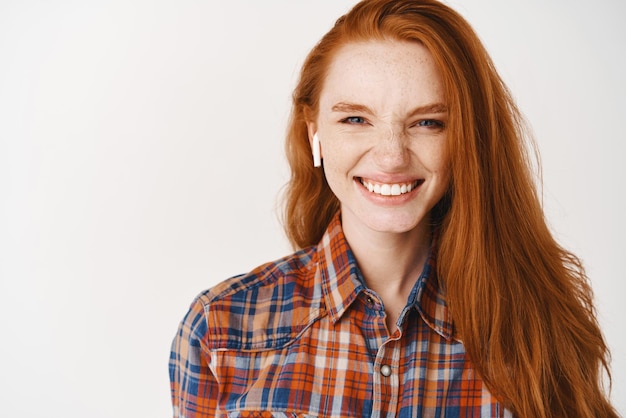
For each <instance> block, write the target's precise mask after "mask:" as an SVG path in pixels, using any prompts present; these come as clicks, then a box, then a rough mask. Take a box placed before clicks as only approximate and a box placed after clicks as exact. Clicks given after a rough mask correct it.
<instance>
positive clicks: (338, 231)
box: [315, 213, 455, 340]
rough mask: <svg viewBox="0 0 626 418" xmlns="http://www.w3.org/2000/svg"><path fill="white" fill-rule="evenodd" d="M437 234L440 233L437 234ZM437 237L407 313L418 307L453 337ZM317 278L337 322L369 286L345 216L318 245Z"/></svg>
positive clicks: (431, 322)
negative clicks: (344, 226)
mask: <svg viewBox="0 0 626 418" xmlns="http://www.w3.org/2000/svg"><path fill="white" fill-rule="evenodd" d="M435 236H436V234H435ZM436 242H437V240H436V238H433V243H432V245H431V250H430V253H429V256H428V260H427V262H426V264H425V266H424V270H423V271H422V274H421V275H420V277H419V278H418V280H417V281H416V283H415V285H414V286H413V289H412V291H411V294H410V296H409V299H408V304H407V306H406V308H405V310H404V312H403V314H402V315H404V313H405V312H406V311H407V310H408V309H410V308H412V307H414V308H415V309H417V311H418V312H419V314H420V315H421V316H422V318H423V319H424V321H425V322H426V324H428V326H430V327H431V328H432V329H433V330H434V331H435V332H437V333H438V334H440V335H441V336H443V337H444V338H446V339H448V340H450V339H451V338H454V333H455V330H454V324H453V323H452V318H451V317H450V313H449V310H448V307H447V305H446V301H445V295H444V294H443V291H442V288H441V286H440V284H439V280H438V278H437V273H436V270H437V269H436V264H435V262H436ZM315 274H316V281H318V282H320V281H321V284H322V292H323V294H324V298H325V302H326V308H327V310H328V313H329V315H330V317H331V320H332V321H333V323H335V322H337V321H338V320H339V319H340V318H341V317H342V316H343V314H344V313H345V311H346V310H347V309H348V308H349V307H350V306H351V305H352V303H353V302H354V301H355V300H356V298H357V297H358V295H359V293H360V292H362V291H364V290H365V289H366V287H365V285H364V282H363V280H361V279H360V272H359V269H358V266H357V263H356V260H355V258H354V255H353V254H352V251H351V250H350V247H349V245H348V242H347V241H346V238H345V236H344V234H343V229H342V227H341V216H340V214H339V213H337V214H336V215H335V216H334V217H333V219H332V220H331V222H330V224H329V225H328V228H327V229H326V232H325V234H324V236H323V237H322V240H321V241H320V243H319V244H318V246H317V272H316V273H315Z"/></svg>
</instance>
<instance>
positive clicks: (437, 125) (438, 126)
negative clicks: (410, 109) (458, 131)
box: [415, 119, 445, 129]
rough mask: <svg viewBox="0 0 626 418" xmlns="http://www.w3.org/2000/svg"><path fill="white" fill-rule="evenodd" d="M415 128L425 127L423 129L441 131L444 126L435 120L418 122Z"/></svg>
mask: <svg viewBox="0 0 626 418" xmlns="http://www.w3.org/2000/svg"><path fill="white" fill-rule="evenodd" d="M415 126H419V127H425V128H433V129H442V128H444V127H445V124H444V123H443V122H442V121H440V120H436V119H424V120H420V121H418V122H417V123H416V124H415Z"/></svg>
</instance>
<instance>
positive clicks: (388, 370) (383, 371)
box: [380, 364, 391, 377]
mask: <svg viewBox="0 0 626 418" xmlns="http://www.w3.org/2000/svg"><path fill="white" fill-rule="evenodd" d="M380 374H382V375H383V376H385V377H389V376H391V367H389V366H388V365H386V364H383V365H382V366H381V367H380Z"/></svg>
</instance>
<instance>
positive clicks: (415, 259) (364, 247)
mask: <svg viewBox="0 0 626 418" xmlns="http://www.w3.org/2000/svg"><path fill="white" fill-rule="evenodd" d="M343 231H344V235H345V237H346V240H347V241H348V243H349V244H350V249H351V250H352V252H353V254H354V256H355V258H356V261H357V263H358V265H359V269H360V270H361V273H362V274H363V277H364V279H365V282H366V284H367V286H368V287H369V288H370V289H372V290H374V291H375V292H376V293H377V294H378V295H379V296H380V297H381V298H382V299H383V303H384V304H385V308H386V311H387V314H388V315H389V316H390V317H391V318H393V317H394V316H396V317H397V314H398V313H399V311H401V310H402V308H404V306H405V304H406V301H407V298H408V296H409V293H410V292H411V289H412V288H413V285H414V284H415V281H416V280H417V278H418V277H419V275H420V273H421V271H422V268H423V266H424V263H425V262H426V258H427V257H428V251H429V248H430V240H431V230H430V225H429V222H428V219H424V220H422V222H421V223H420V224H419V225H418V226H417V227H416V228H414V229H412V230H410V231H407V232H404V233H391V232H379V231H374V230H371V229H367V228H363V227H358V228H356V227H355V226H354V225H351V224H350V223H349V222H344V224H343ZM392 323H393V322H392Z"/></svg>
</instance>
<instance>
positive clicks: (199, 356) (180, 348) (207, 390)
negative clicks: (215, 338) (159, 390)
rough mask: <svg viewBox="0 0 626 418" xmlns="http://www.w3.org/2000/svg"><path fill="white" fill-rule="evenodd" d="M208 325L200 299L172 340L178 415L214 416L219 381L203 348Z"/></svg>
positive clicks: (172, 376) (174, 398)
mask: <svg viewBox="0 0 626 418" xmlns="http://www.w3.org/2000/svg"><path fill="white" fill-rule="evenodd" d="M207 332H208V327H207V321H206V318H205V313H204V306H203V304H202V303H201V302H200V301H199V300H196V301H194V303H193V304H192V305H191V307H190V308H189V311H188V312H187V315H185V317H184V319H183V320H182V322H181V324H180V326H179V327H178V332H177V333H176V337H175V338H174V341H173V343H172V351H171V353H170V362H169V373H170V389H171V393H172V407H173V411H174V418H199V417H214V416H215V415H216V414H215V412H216V408H217V397H218V388H217V382H216V380H215V377H214V376H213V373H212V372H211V369H210V368H209V362H210V356H209V353H208V352H207V351H206V350H205V349H204V348H203V341H206V339H205V336H206V335H207Z"/></svg>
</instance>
